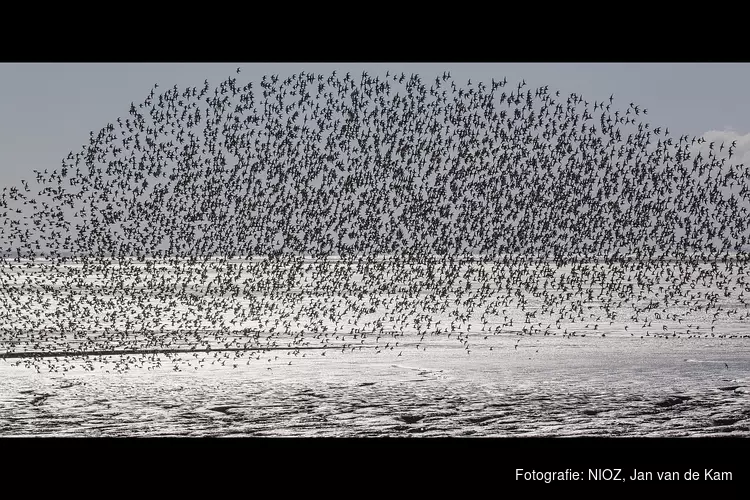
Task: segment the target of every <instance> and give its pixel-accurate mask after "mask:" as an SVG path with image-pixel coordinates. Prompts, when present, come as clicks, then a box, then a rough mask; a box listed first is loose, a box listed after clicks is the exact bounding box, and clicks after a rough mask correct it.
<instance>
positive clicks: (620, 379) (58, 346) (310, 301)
mask: <svg viewBox="0 0 750 500" xmlns="http://www.w3.org/2000/svg"><path fill="white" fill-rule="evenodd" d="M240 264H243V263H240ZM244 264H247V265H248V266H250V267H246V268H241V267H238V265H237V264H236V263H235V264H216V268H213V269H209V270H207V271H206V270H205V269H202V268H200V267H195V266H191V265H184V266H182V265H181V266H177V267H170V266H154V267H152V268H151V270H150V271H148V272H146V271H144V267H143V266H142V265H141V266H140V267H139V266H138V265H132V266H130V267H126V268H121V269H119V270H113V269H112V268H109V270H105V269H104V268H103V267H100V268H96V266H93V267H89V268H88V269H84V267H82V266H75V265H72V266H63V267H60V268H56V269H47V270H46V271H44V270H43V269H42V268H41V267H39V266H36V267H35V266H29V267H26V266H21V267H19V266H16V267H13V268H11V269H9V270H8V269H6V270H5V274H3V275H2V278H1V279H2V283H1V284H2V288H0V298H2V299H3V300H2V302H1V303H0V314H1V315H2V316H1V317H2V318H3V322H2V323H0V347H1V349H0V352H1V353H4V354H8V356H7V357H6V358H5V359H0V436H182V435H188V436H234V435H242V436H412V435H418V436H581V435H584V436H599V435H604V436H703V435H741V436H750V404H748V403H750V401H749V399H748V398H749V396H748V391H750V383H749V381H750V313H748V306H747V305H746V302H747V301H746V300H745V293H746V292H747V291H748V280H747V271H745V269H744V268H737V267H735V268H734V270H726V269H725V270H724V272H719V273H716V272H715V270H714V269H713V268H712V267H711V265H709V264H705V265H699V266H696V267H693V268H686V267H680V265H679V264H668V265H667V266H666V267H663V268H662V270H661V271H660V272H658V273H653V274H649V269H648V266H645V267H644V266H641V265H638V266H631V267H627V266H624V267H623V266H619V267H618V266H610V267H607V266H577V267H575V266H574V267H571V266H567V267H564V268H548V269H542V268H541V267H539V268H533V266H532V267H528V268H522V269H511V268H510V267H508V266H499V267H495V268H494V270H493V269H492V268H491V266H488V265H476V264H471V265H466V266H464V267H463V268H462V269H463V271H462V273H463V274H461V276H460V277H458V278H456V277H455V276H454V277H453V278H450V279H449V278H446V277H445V276H442V275H440V272H448V273H450V272H452V271H451V270H450V269H447V268H439V266H438V268H436V269H438V270H437V271H436V273H437V274H436V276H437V277H436V278H435V279H434V280H433V282H432V283H433V285H430V286H434V285H435V283H437V285H438V286H440V287H442V285H443V284H445V283H447V285H446V286H445V287H444V288H442V289H441V290H438V291H436V290H434V289H432V290H430V289H424V288H423V289H419V288H409V287H410V286H413V285H414V283H419V282H420V280H422V279H423V278H424V272H425V269H426V268H425V266H419V265H417V266H412V267H408V266H407V267H401V268H393V269H390V268H384V269H381V270H379V271H377V272H375V271H373V272H370V271H368V268H366V266H365V267H363V268H362V269H360V270H359V271H357V270H356V268H355V267H354V266H350V265H348V264H346V263H339V264H336V265H332V266H322V267H321V266H315V265H311V266H308V267H307V268H305V269H303V270H300V269H297V270H294V269H292V268H289V267H284V266H278V267H276V268H273V266H271V267H268V268H266V267H263V266H264V265H265V264H263V263H262V262H261V263H248V262H244ZM233 266H234V267H233ZM252 266H256V267H252ZM472 266H473V267H472ZM440 269H442V271H441V270H440ZM204 271H206V275H205V276H203V277H201V273H203V272H204ZM107 273H109V274H107ZM368 273H369V274H368ZM472 273H473V274H472ZM483 273H484V274H483ZM513 273H515V274H514V276H515V278H513V280H511V281H509V280H508V277H509V276H510V275H511V274H513ZM615 278H616V279H615ZM367 280H369V281H367ZM561 280H565V282H564V283H563V282H562V281H561ZM605 281H606V282H607V286H608V287H609V288H608V292H607V293H606V294H600V292H601V291H602V286H603V283H604V282H605ZM631 284H632V287H630V285H631ZM234 285H237V286H241V287H242V289H243V293H238V294H237V295H232V292H231V290H230V288H231V286H234ZM320 285H325V287H327V288H325V289H321V288H320ZM579 285H580V286H579ZM626 286H627V288H625V287H626ZM222 287H224V288H222ZM227 287H230V288H227ZM480 287H486V288H485V289H484V290H485V292H486V293H485V294H484V295H483V296H481V295H482V294H479V295H480V297H479V298H478V299H477V298H476V296H474V298H472V296H471V295H469V294H466V293H463V294H462V291H465V290H468V289H469V288H471V289H472V290H474V291H476V290H478V289H480ZM618 287H620V288H618ZM177 288H179V289H182V288H186V289H189V290H191V291H190V292H189V293H181V294H180V293H172V291H174V290H176V289H177ZM428 288H429V287H428ZM217 290H218V291H217ZM227 290H229V291H227ZM472 293H474V292H472ZM563 294H565V297H562V295H563ZM467 295H468V296H467ZM609 299H612V300H610V301H609V302H606V303H605V300H609ZM545 301H546V303H545ZM457 302H460V303H457ZM144 304H150V306H149V307H150V309H148V310H147V308H146V307H145V306H144ZM545 304H546V305H545ZM519 305H523V309H524V310H522V309H521V308H519ZM353 310H355V311H359V312H362V314H361V315H359V316H356V317H355V316H353V314H356V313H352V311H353ZM238 314H239V315H238ZM63 320H64V321H63ZM71 324H72V326H71ZM222 328H223V330H222ZM342 335H344V336H343V337H342ZM248 347H249V348H254V349H253V350H248V349H247V348H248ZM166 348H169V349H174V350H178V351H180V350H181V351H188V352H181V353H176V354H169V355H166V354H153V353H150V354H145V353H144V349H149V350H157V351H158V350H163V349H166ZM120 349H127V350H130V351H131V352H130V353H129V354H128V355H127V356H124V355H108V354H107V353H108V352H109V353H111V352H112V351H116V350H120ZM191 349H197V350H194V351H191ZM65 351H68V352H74V353H82V352H88V353H92V352H98V354H97V355H91V354H89V355H85V356H67V355H62V353H63V352H65ZM28 353H37V354H39V353H41V354H45V355H46V356H47V357H44V358H33V357H23V356H26V355H27V354H28Z"/></svg>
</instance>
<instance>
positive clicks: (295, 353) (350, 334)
mask: <svg viewBox="0 0 750 500" xmlns="http://www.w3.org/2000/svg"><path fill="white" fill-rule="evenodd" d="M240 70H241V68H238V69H237V71H236V72H235V73H234V75H232V76H230V77H227V78H226V79H225V80H224V81H222V82H220V83H219V84H218V85H217V86H215V87H212V86H211V85H209V82H208V80H206V81H205V82H204V84H203V85H202V86H200V87H186V88H179V87H178V86H176V85H175V86H174V87H172V88H168V89H162V88H161V87H159V86H158V85H154V87H153V89H151V90H150V92H149V93H148V95H147V96H146V97H145V99H144V100H143V101H142V102H138V103H135V102H132V103H130V105H129V106H124V113H123V115H122V116H120V117H117V118H116V119H114V120H113V121H112V123H108V124H106V125H105V126H104V127H103V128H102V129H101V130H99V131H92V132H91V133H90V136H89V138H88V141H87V142H86V143H85V144H84V145H83V146H82V147H81V149H80V150H77V151H72V152H70V154H68V155H67V156H66V157H65V158H62V159H61V163H60V164H59V165H58V166H57V168H53V167H52V166H50V167H47V168H43V169H40V170H38V171H35V173H34V177H33V178H32V179H30V180H29V181H28V182H27V181H23V182H22V183H21V184H20V185H18V186H6V187H4V188H3V189H2V192H1V193H0V213H2V215H3V220H2V226H0V252H2V257H3V259H2V261H0V280H2V286H1V287H0V315H1V316H2V321H0V344H1V345H0V356H2V357H3V358H4V360H5V361H6V362H10V363H14V364H16V365H19V366H25V367H27V368H29V369H33V370H36V371H38V372H40V373H46V372H55V373H59V372H65V371H68V370H69V369H71V366H73V365H74V364H77V365H78V366H81V367H83V368H85V369H90V370H94V369H95V368H94V363H93V361H98V362H101V363H102V366H103V368H102V369H106V370H108V371H113V372H125V371H128V370H132V369H153V368H156V367H160V366H161V365H162V363H165V364H166V363H171V366H172V368H173V369H174V370H175V371H182V370H200V369H201V368H203V367H205V366H206V365H207V364H217V363H218V364H220V365H224V366H232V367H233V368H237V367H238V365H239V364H240V363H244V364H250V363H266V364H267V365H270V364H272V363H274V362H276V361H278V360H279V359H280V358H282V360H283V361H284V363H283V365H284V366H288V364H291V363H293V362H294V360H295V359H296V358H299V357H303V356H312V355H315V356H324V355H325V354H326V353H327V352H329V351H340V352H342V353H351V352H354V351H362V350H363V349H364V350H373V351H374V352H376V353H377V354H379V355H382V356H392V357H393V359H394V360H395V359H396V358H397V357H401V356H402V354H403V353H404V351H405V350H406V349H411V350H415V351H421V355H423V356H429V355H430V353H429V350H428V349H427V348H428V347H429V340H430V339H436V338H437V339H441V340H444V341H445V342H451V343H454V342H455V343H456V345H457V346H458V347H460V352H457V353H456V355H460V356H471V355H470V353H471V352H472V350H473V349H474V350H475V349H477V348H479V347H475V345H477V341H480V340H481V345H482V346H483V347H481V348H483V349H489V350H492V349H493V347H492V346H489V345H488V344H487V341H489V340H491V339H492V338H493V337H498V336H508V335H512V336H517V337H518V339H517V342H515V343H514V344H513V348H512V349H510V350H511V351H512V352H515V353H521V352H522V351H523V355H526V354H527V353H529V352H531V346H529V348H528V349H526V348H525V345H524V344H525V342H524V341H525V340H526V339H527V338H529V337H537V338H539V337H547V336H552V335H554V336H560V337H564V338H574V337H579V338H583V337H586V335H588V336H589V337H594V336H596V337H597V338H600V339H602V340H601V341H602V342H606V341H608V340H610V338H611V337H612V332H611V331H610V330H607V332H606V334H605V333H604V332H603V331H602V330H600V328H604V327H609V326H611V325H612V324H613V323H614V322H628V323H629V325H630V327H631V328H630V329H628V326H625V327H624V329H622V330H621V331H619V332H618V333H619V334H621V335H624V336H628V337H630V336H637V337H638V338H644V339H646V338H648V339H651V338H654V339H660V340H661V341H663V342H668V341H669V340H670V339H675V338H681V339H686V340H687V339H699V338H706V337H714V336H724V337H726V338H727V339H730V338H739V337H747V335H742V334H741V333H736V332H735V333H732V329H731V328H730V329H724V330H722V332H724V333H716V332H715V327H716V326H717V325H719V326H720V325H721V324H722V323H726V324H734V323H742V322H745V321H747V320H748V319H750V313H748V309H747V306H748V304H747V299H748V294H749V293H750V281H748V267H747V266H748V254H747V251H748V249H749V248H750V246H749V241H748V236H750V235H749V233H748V221H750V216H749V214H748V208H749V207H750V203H749V202H750V188H749V187H748V186H749V183H748V181H749V180H750V171H749V170H748V168H747V166H745V165H744V164H741V163H737V162H736V157H735V158H734V159H735V161H733V157H734V153H735V151H736V147H737V144H736V142H732V143H722V144H714V143H709V144H705V142H706V141H705V139H703V138H700V137H688V136H679V137H677V136H672V135H670V133H669V128H668V125H669V124H651V123H648V122H647V121H646V116H647V113H648V110H647V109H645V108H642V107H641V106H639V105H637V104H635V103H628V104H627V105H623V106H619V107H618V102H617V98H616V96H614V95H611V96H610V97H609V98H608V99H606V100H605V101H602V102H599V101H596V100H594V101H593V102H589V101H588V100H587V99H586V98H585V97H584V96H583V95H579V94H576V93H572V94H570V95H563V94H561V93H560V92H559V91H556V90H550V88H549V87H548V86H543V87H537V88H530V87H529V86H528V85H527V84H526V82H525V80H522V81H520V82H518V83H517V84H512V83H510V82H508V80H507V79H506V78H504V77H502V76H499V77H498V78H493V79H491V81H489V82H478V81H471V80H469V81H467V82H466V83H463V82H457V81H455V80H454V79H453V77H452V76H451V75H450V72H447V71H446V72H443V73H442V74H437V75H429V76H423V75H419V74H405V73H391V72H385V73H384V74H372V75H371V74H369V73H368V72H362V73H361V74H357V75H354V74H351V73H345V74H339V73H338V72H336V71H334V72H332V73H331V74H315V73H307V72H299V73H297V74H293V75H291V76H288V77H285V78H281V77H279V76H278V75H275V74H271V75H266V76H263V77H262V78H260V79H259V81H243V80H241V77H242V72H241V71H240ZM727 304H730V305H727ZM475 339H476V340H475ZM539 346H540V344H534V349H535V351H533V352H531V354H537V353H538V352H539V349H540V347H539ZM541 346H542V347H543V343H542V344H541ZM495 349H497V347H495ZM112 354H117V355H118V356H112ZM165 356H166V357H165ZM274 366H276V365H275V364H274ZM269 368H270V366H269ZM281 368H282V369H283V366H282V367H281ZM728 368H729V367H728V366H727V369H728Z"/></svg>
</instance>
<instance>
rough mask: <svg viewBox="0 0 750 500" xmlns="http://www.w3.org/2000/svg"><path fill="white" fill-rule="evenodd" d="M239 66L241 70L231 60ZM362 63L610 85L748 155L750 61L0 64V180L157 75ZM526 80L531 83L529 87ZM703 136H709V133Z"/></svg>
mask: <svg viewBox="0 0 750 500" xmlns="http://www.w3.org/2000/svg"><path fill="white" fill-rule="evenodd" d="M237 67H241V68H242V72H241V73H240V75H237V74H236V72H235V71H236V68H237ZM334 69H335V70H337V71H338V72H339V73H340V74H343V73H345V72H347V71H351V72H352V74H354V75H359V74H361V72H362V71H363V70H366V71H368V73H370V74H371V75H373V74H376V73H382V74H385V72H386V71H387V70H390V71H391V72H392V73H393V72H405V73H406V74H407V77H408V76H409V74H411V73H420V74H421V75H422V77H423V80H429V79H430V78H434V77H435V76H437V75H438V74H440V75H442V73H443V71H446V70H447V71H450V72H451V74H452V76H453V77H454V78H455V79H456V82H457V84H458V83H461V82H463V83H465V82H466V80H468V79H471V80H472V81H479V80H482V81H485V82H488V83H489V81H490V79H491V78H493V77H494V78H495V79H502V78H503V77H507V79H508V84H509V87H511V88H512V86H515V84H516V83H517V82H519V81H520V80H521V79H525V80H526V83H527V84H528V85H529V86H530V88H532V89H533V88H535V87H538V86H544V85H549V88H550V91H553V90H558V89H559V90H560V91H561V94H569V93H571V92H576V93H578V94H581V95H583V97H584V99H586V100H587V101H589V102H590V103H593V101H594V100H598V101H601V100H605V99H608V98H609V96H610V94H612V93H614V96H615V102H614V104H615V107H617V108H619V109H625V108H626V107H627V106H628V104H629V103H630V102H633V103H636V104H640V105H641V107H645V108H648V119H649V121H650V123H651V124H653V125H654V126H658V125H661V126H666V127H668V128H669V129H670V132H671V134H672V135H673V136H678V135H679V134H689V135H690V136H691V137H692V136H693V135H704V134H709V135H710V136H711V138H712V139H716V138H728V139H730V140H737V156H738V158H740V159H741V160H740V161H742V159H750V94H749V93H748V90H747V89H750V64H747V63H738V64H714V63H710V64H681V63H675V64H663V63H644V64H632V63H628V64H620V63H618V64H603V63H586V64H568V63H547V64H541V63H513V64H467V63H441V64H432V63H431V64H413V63H411V64H405V63H398V64H387V63H378V64H311V63H295V64H287V63H284V64H252V63H244V64H242V63H237V64H216V63H215V64H168V63H148V64H119V63H111V64H95V63H87V64H61V63H55V64H36V63H35V64H0V185H4V186H5V185H12V184H17V183H19V182H20V180H21V179H27V180H32V179H33V172H32V171H33V170H34V169H38V170H44V169H45V168H47V169H50V170H52V169H55V168H58V167H59V166H60V164H61V160H62V158H63V157H65V156H67V154H68V152H70V151H79V150H80V148H81V146H82V145H83V144H85V143H87V142H88V139H89V132H90V131H92V130H94V131H96V132H98V131H99V129H101V128H102V127H103V126H105V125H106V124H107V123H113V122H115V120H116V119H117V117H118V116H122V117H125V116H126V115H127V114H128V109H129V108H130V103H131V102H135V103H136V105H137V104H138V103H140V102H142V101H143V100H144V99H145V98H146V96H147V94H148V93H149V92H150V90H151V88H152V86H153V84H154V83H158V84H159V86H160V89H159V90H166V89H167V88H169V87H172V86H174V85H177V86H178V87H179V88H180V89H182V88H185V87H187V86H201V85H202V84H203V81H204V80H205V79H208V81H209V84H210V85H211V88H213V87H214V86H215V85H217V84H218V83H220V82H221V81H222V80H224V79H225V78H226V77H228V76H235V77H237V78H238V83H242V82H244V81H249V80H253V81H256V82H257V81H258V80H259V79H260V78H261V76H262V75H264V74H269V75H270V74H279V75H280V76H281V77H282V78H283V77H284V76H285V75H291V74H293V73H298V72H300V71H305V72H315V73H323V74H330V72H331V71H332V70H334ZM527 88H528V87H527ZM707 137H708V136H707Z"/></svg>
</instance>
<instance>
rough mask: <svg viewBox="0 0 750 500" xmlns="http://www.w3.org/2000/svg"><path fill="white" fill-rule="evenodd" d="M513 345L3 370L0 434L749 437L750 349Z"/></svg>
mask: <svg viewBox="0 0 750 500" xmlns="http://www.w3.org/2000/svg"><path fill="white" fill-rule="evenodd" d="M517 340H518V338H516V337H511V336H506V337H502V338H501V337H495V338H491V339H489V340H487V341H482V342H483V344H482V345H479V343H478V345H476V346H475V348H474V349H472V350H471V353H470V354H467V353H466V352H465V350H462V349H460V348H459V347H453V346H449V345H444V346H438V345H435V346H430V345H428V347H427V351H423V350H421V349H419V350H418V349H416V348H415V349H413V350H411V349H406V350H404V351H398V352H402V354H401V356H398V353H397V352H396V351H390V350H388V351H381V352H380V353H379V354H377V353H376V352H377V351H375V350H364V351H356V352H354V353H351V352H346V353H341V352H340V351H332V350H330V351H328V352H327V354H326V356H322V355H321V354H320V353H319V352H314V351H311V352H308V353H306V356H305V357H304V358H302V357H300V356H299V355H298V356H293V355H291V354H286V355H285V354H283V353H281V354H279V356H278V357H279V359H275V357H274V356H275V355H276V354H274V356H272V357H271V361H268V360H267V359H266V358H263V359H261V360H256V359H253V360H252V361H249V362H246V363H239V364H238V366H237V368H233V367H231V366H229V364H227V366H221V365H220V364H219V363H216V364H214V365H211V364H210V363H209V364H207V365H206V366H205V367H204V368H202V369H200V370H193V371H192V372H191V371H189V370H183V371H175V370H174V369H173V368H172V366H171V365H167V364H165V366H164V367H162V368H159V369H156V370H146V369H138V368H135V369H131V370H129V371H128V372H126V373H122V374H120V373H109V374H108V373H106V370H105V366H99V367H98V368H100V369H95V370H94V371H88V370H83V369H81V368H80V367H78V368H75V369H73V370H71V371H69V372H67V373H65V374H37V373H36V372H32V371H31V370H27V369H25V368H22V367H12V366H10V365H9V364H7V363H4V362H0V435H3V436H24V435H36V436H346V437H350V436H414V435H419V436H582V435H583V436H718V435H735V436H736V435H740V436H747V435H750V395H749V392H750V340H748V339H742V338H735V339H715V338H712V339H679V340H672V339H670V340H667V339H657V338H648V339H640V338H612V339H610V338H606V339H604V338H600V337H587V338H584V339H575V338H574V339H571V338H565V339H563V338H560V337H554V338H549V337H547V338H523V339H522V340H521V341H520V342H519V347H518V348H515V345H516V343H517ZM490 346H492V347H493V350H491V351H490V350H489V347H490ZM462 351H463V352H462ZM266 356H268V355H266ZM290 359H291V361H292V364H291V365H289V364H288V362H289V361H288V360H290ZM248 363H249V364H248Z"/></svg>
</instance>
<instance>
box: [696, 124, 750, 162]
mask: <svg viewBox="0 0 750 500" xmlns="http://www.w3.org/2000/svg"><path fill="white" fill-rule="evenodd" d="M702 137H703V138H704V139H706V142H705V144H704V145H703V147H702V148H701V149H704V148H708V144H709V143H711V142H714V150H715V151H717V154H719V155H725V154H727V150H728V148H729V146H730V145H731V144H732V141H737V146H736V147H735V149H734V154H733V156H732V159H731V161H730V162H731V163H732V164H738V163H744V164H745V166H750V132H748V133H747V134H740V133H738V132H737V131H735V130H731V129H728V130H709V131H708V132H706V133H704V134H703V136H702ZM722 142H723V143H724V151H723V152H722V153H718V148H719V146H721V143H722Z"/></svg>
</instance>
